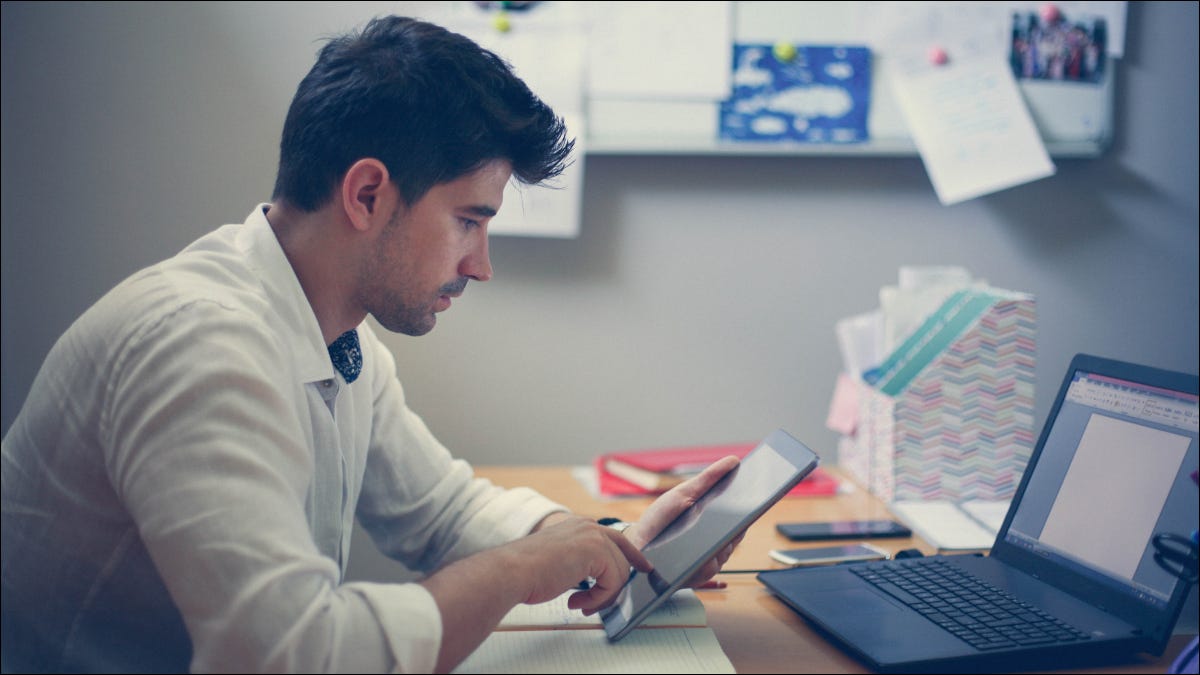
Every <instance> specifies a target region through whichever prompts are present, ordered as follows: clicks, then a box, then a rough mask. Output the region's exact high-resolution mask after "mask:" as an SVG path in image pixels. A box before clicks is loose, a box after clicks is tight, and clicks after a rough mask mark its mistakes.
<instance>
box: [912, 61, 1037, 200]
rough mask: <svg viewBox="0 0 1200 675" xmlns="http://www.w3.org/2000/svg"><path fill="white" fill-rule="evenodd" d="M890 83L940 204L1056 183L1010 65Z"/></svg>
mask: <svg viewBox="0 0 1200 675" xmlns="http://www.w3.org/2000/svg"><path fill="white" fill-rule="evenodd" d="M892 82H893V87H894V91H895V94H896V100H897V101H898V102H899V103H900V109H901V110H902V111H903V113H904V118H905V120H906V121H907V122H908V127H909V131H910V132H911V133H912V136H913V141H914V142H915V143H916V145H917V150H918V151H920V153H921V159H922V160H923V161H924V162H925V170H926V172H927V173H928V174H929V179H930V181H932V182H933V189H934V191H935V192H936V193H937V196H938V200H939V201H941V203H942V204H945V205H950V204H957V203H959V202H962V201H966V200H968V199H973V198H975V197H979V196H982V195H986V194H990V193H992V192H997V191H999V190H1003V189H1006V188H1010V187H1014V186H1017V185H1021V184H1023V183H1028V182H1031V181H1034V180H1038V179H1039V178H1045V177H1047V176H1052V175H1054V172H1055V167H1054V164H1053V162H1051V161H1050V155H1049V153H1047V152H1046V145H1045V143H1044V142H1043V141H1042V137H1041V135H1040V134H1039V133H1038V130H1037V127H1036V126H1035V125H1034V122H1033V117H1032V116H1031V115H1030V114H1029V109H1028V108H1027V107H1026V106H1025V102H1024V100H1023V99H1022V98H1021V92H1020V90H1019V89H1018V88H1017V83H1016V80H1015V79H1014V78H1013V74H1012V71H1011V70H1009V67H1008V63H1007V62H1006V61H1005V60H1004V59H1001V58H986V57H984V58H979V59H976V60H973V61H970V62H964V61H958V60H955V61H954V62H952V63H947V64H944V65H942V66H939V67H937V68H936V69H930V70H927V71H924V72H921V73H916V74H911V75H907V76H905V75H901V74H899V73H897V74H896V76H895V77H894V78H893V80H892Z"/></svg>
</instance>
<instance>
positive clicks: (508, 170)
mask: <svg viewBox="0 0 1200 675" xmlns="http://www.w3.org/2000/svg"><path fill="white" fill-rule="evenodd" d="M571 149H572V142H571V141H569V140H568V139H567V138H566V136H565V129H564V127H563V124H562V122H561V120H560V119H558V118H557V117H556V116H555V115H554V114H553V112H552V111H551V110H550V109H549V108H548V107H547V106H545V105H544V104H543V103H542V102H541V101H540V100H539V99H538V98H537V97H536V96H534V95H533V94H532V93H531V92H530V91H529V89H528V88H527V87H526V86H525V85H524V84H523V83H522V82H521V81H520V80H519V79H517V78H516V77H515V76H514V75H513V74H512V73H511V72H510V70H509V69H508V67H507V66H506V65H505V64H504V63H503V61H501V60H500V59H499V58H497V57H496V56H494V55H493V54H491V53H489V52H487V51H485V50H482V49H480V48H479V47H478V46H477V45H475V44H474V43H472V42H470V41H469V40H467V39H465V38H463V37H461V36H458V35H455V34H453V33H450V32H447V31H445V30H443V29H441V28H438V27H436V26H433V25H430V24H427V23H422V22H419V21H414V20H410V19H405V18H399V17H389V18H384V19H378V20H375V21H372V22H371V23H369V24H368V25H367V26H366V27H365V29H364V30H363V31H362V32H361V33H358V34H352V35H348V36H344V37H341V38H338V39H335V40H332V41H330V42H329V43H328V44H327V45H326V46H325V47H324V48H323V49H322V50H321V53H320V55H319V58H318V61H317V63H316V65H315V66H314V67H313V69H312V70H311V71H310V72H309V74H308V75H307V76H306V77H305V78H304V80H303V81H302V82H301V84H300V86H299V88H298V90H297V93H296V96H295V98H294V100H293V102H292V105H291V107H290V109H289V111H288V116H287V120H286V122H285V125H284V131H283V138H282V142H281V144H280V163H279V175H278V179H277V182H276V187H275V191H274V195H273V196H272V201H271V203H269V204H263V205H261V206H260V207H258V208H256V209H254V211H253V212H252V213H251V214H250V215H249V217H248V218H247V219H246V221H245V222H244V223H242V224H240V225H227V226H225V227H222V228H220V229H218V230H216V231H215V232H213V233H211V234H209V235H207V236H205V237H203V238H201V239H199V240H198V241H196V242H195V243H194V244H192V245H191V246H189V247H188V248H187V249H185V250H184V251H183V252H181V253H180V254H178V255H177V256H175V257H174V258H172V259H169V260H167V261H164V262H163V263H160V264H158V265H155V266H153V267H150V268H148V269H145V270H142V271H141V272H138V273H137V274H135V275H133V276H132V277H130V278H129V279H127V280H125V281H124V282H122V283H121V284H120V285H118V287H117V288H115V289H114V290H112V291H111V292H110V293H108V294H107V295H106V296H105V297H104V298H102V299H101V300H100V301H99V302H97V304H96V305H95V306H93V307H92V308H90V309H89V310H88V311H87V312H86V313H85V314H84V315H83V316H82V317H81V318H80V319H79V320H78V321H77V322H76V323H75V324H74V325H73V326H72V327H71V328H70V329H69V330H68V331H67V332H66V334H64V335H63V337H62V338H61V339H60V340H59V341H58V343H57V344H56V345H55V346H54V348H53V350H52V351H51V353H50V354H49V356H48V357H47V359H46V362H45V364H44V365H43V367H42V369H41V371H40V372H39V374H38V376H37V379H36V381H35V383H34V385H33V387H32V389H31V391H30V394H29V397H28V399H27V400H26V402H25V405H24V407H23V409H22V411H21V413H20V415H19V416H18V418H17V420H16V421H15V422H14V423H13V426H12V427H11V429H10V430H9V432H8V433H7V435H6V436H5V438H4V441H3V465H2V466H3V545H2V547H0V555H2V556H3V579H2V589H3V598H2V603H0V608H2V612H3V623H2V626H3V650H2V654H3V660H4V664H3V665H4V668H3V669H4V671H6V672H10V671H123V672H133V671H148V672H168V671H182V670H188V669H191V670H196V671H214V670H219V671H235V672H250V671H263V670H269V671H301V672H315V671H326V670H336V671H344V672H372V671H385V670H386V671H394V670H404V671H431V670H438V671H445V670H449V669H452V668H453V667H454V666H455V665H456V664H458V663H459V662H460V661H461V660H462V659H463V658H464V657H465V656H466V655H467V654H469V653H470V652H471V651H472V650H473V649H474V648H475V647H477V646H478V645H479V643H480V642H481V641H482V640H483V639H484V638H485V637H486V636H487V634H488V632H489V631H490V630H491V629H493V628H494V627H495V625H496V624H497V623H498V621H499V620H500V618H501V617H502V616H503V615H504V614H505V613H506V612H507V611H508V610H509V609H511V608H512V607H513V606H514V605H516V604H518V603H537V602H542V601H546V600H549V599H551V598H554V597H556V596H558V595H559V594H561V593H563V592H565V591H567V590H568V589H570V588H572V587H575V586H576V584H578V582H579V581H580V580H582V579H586V578H589V577H590V578H594V579H595V580H596V583H595V585H594V586H593V587H592V588H591V589H590V590H586V591H579V592H577V593H576V594H575V595H573V596H572V598H571V601H570V603H571V605H572V606H573V607H575V608H578V609H581V610H582V611H584V612H586V613H594V612H596V611H598V610H599V609H601V608H603V607H604V606H606V605H607V604H609V603H611V601H612V600H613V598H614V596H615V594H616V592H617V590H618V589H619V588H620V586H621V585H622V584H623V583H624V581H625V580H626V579H627V578H628V575H629V570H630V568H631V567H633V568H636V569H639V570H642V571H650V569H651V566H650V564H649V562H648V561H647V560H646V558H645V557H644V556H643V555H642V554H641V552H640V551H639V548H640V547H641V546H644V545H645V544H646V543H647V542H648V541H649V540H650V539H651V538H653V536H654V535H655V534H656V533H657V532H658V531H660V530H661V529H662V528H663V527H665V526H666V525H667V524H668V523H669V522H670V521H671V520H672V519H673V518H674V517H675V516H676V515H678V514H679V513H680V512H681V511H682V510H683V509H684V508H685V507H686V506H687V505H688V504H689V503H691V502H692V501H694V500H695V499H696V498H697V497H698V496H699V495H700V494H703V492H704V491H705V490H706V489H707V488H708V487H709V486H711V485H712V484H713V483H714V482H715V481H716V480H717V479H718V478H719V477H720V476H721V475H724V473H726V472H728V471H729V470H730V469H731V468H732V467H733V466H735V465H736V463H737V462H736V459H733V458H727V459H726V460H723V461H722V462H718V463H717V464H715V465H714V466H712V467H710V468H709V470H707V471H706V472H704V473H703V474H701V476H699V477H697V478H696V479H693V480H692V481H690V482H689V483H687V484H685V485H684V486H681V488H680V489H677V490H675V491H672V492H671V493H668V494H667V495H665V496H664V497H662V498H660V499H659V500H657V501H656V502H655V503H654V504H652V505H651V506H650V508H649V509H647V511H646V513H645V514H644V516H643V518H642V519H641V520H639V522H637V523H635V524H634V525H633V526H632V527H630V528H629V529H627V530H625V532H624V534H622V533H619V532H618V531H617V530H615V529H611V528H607V527H604V526H601V525H599V524H597V523H595V522H592V521H590V520H587V519H584V518H581V517H578V516H572V515H570V514H567V513H565V512H564V509H562V508H561V507H560V506H558V505H556V504H554V503H552V502H550V501H548V500H546V499H545V498H543V497H541V496H540V495H537V494H536V493H534V492H532V491H530V490H527V489H516V490H502V489H499V488H497V487H496V486H493V485H491V484H490V483H488V482H486V481H483V480H480V479H477V478H475V477H473V475H472V473H471V470H470V467H468V466H467V465H466V464H465V463H464V462H461V461H457V460H454V459H452V458H451V456H450V454H449V453H448V452H447V451H446V450H445V448H443V447H442V446H441V445H440V444H439V443H438V442H437V441H436V439H435V438H434V437H433V436H432V434H431V433H430V432H429V430H428V429H427V428H426V427H425V425H424V424H423V423H422V421H421V420H420V419H419V418H418V417H417V416H416V415H415V414H414V413H413V412H412V411H411V410H410V409H409V408H408V406H407V403H406V401H405V398H404V392H403V390H402V388H401V385H400V382H399V381H398V379H397V378H396V376H395V372H394V371H395V367H394V362H393V360H392V357H391V355H390V354H389V353H388V351H387V349H386V348H385V347H383V345H382V344H381V343H380V342H379V340H378V339H377V338H376V337H375V335H374V334H373V332H372V330H371V328H370V327H369V326H368V325H367V324H366V323H364V320H365V319H366V317H367V316H368V315H370V316H373V317H375V319H376V320H377V321H378V322H379V323H380V324H381V325H383V326H384V327H386V328H387V329H389V330H393V331H399V332H403V333H406V334H410V335H422V334H424V333H427V332H429V331H430V330H431V329H432V328H433V326H434V324H435V322H436V314H437V313H438V312H441V311H444V310H446V309H448V308H449V307H450V304H451V302H452V299H453V298H455V297H457V296H458V295H459V294H461V293H462V292H463V290H464V288H465V286H466V284H467V282H468V281H469V280H472V279H473V280H477V281H486V280H488V279H489V278H490V277H491V275H492V268H491V264H490V261H489V259H488V249H487V224H488V221H489V219H490V218H491V217H492V216H493V215H495V214H496V212H497V211H498V209H499V208H500V206H501V198H502V193H503V188H504V186H505V184H506V183H507V182H508V181H509V180H510V178H515V179H517V180H520V181H522V182H524V183H528V184H534V183H538V182H541V181H543V180H546V179H548V178H551V177H553V176H555V175H558V174H559V173H560V172H561V171H562V169H563V167H564V163H565V162H566V161H567V159H568V156H569V154H570V151H571ZM355 518H357V519H358V520H359V521H360V522H361V523H362V524H363V526H364V527H365V529H366V530H367V531H368V532H369V533H370V534H371V536H372V537H373V539H374V541H375V543H376V544H377V545H378V546H379V547H380V549H381V550H383V551H384V552H385V553H386V554H388V555H389V556H391V557H393V558H395V559H397V560H399V561H401V562H403V563H405V564H406V565H408V566H409V567H411V568H413V569H416V570H420V571H423V572H426V573H427V575H426V576H425V577H423V579H422V580H421V581H420V582H419V583H411V584H372V583H344V582H343V574H344V572H345V569H346V563H347V555H348V552H349V543H350V534H351V529H352V524H353V521H354V519H355ZM728 555H729V550H725V551H722V553H721V554H720V555H718V556H717V557H716V558H714V560H712V561H710V562H709V564H708V565H707V566H706V567H705V568H704V569H703V570H702V572H701V573H700V574H698V575H697V577H696V578H695V579H693V581H694V582H696V583H699V582H700V581H702V580H703V579H705V578H707V577H709V576H711V575H712V574H713V573H715V572H716V570H717V569H719V566H720V564H721V563H723V562H724V560H726V559H727V558H728Z"/></svg>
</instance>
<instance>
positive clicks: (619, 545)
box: [421, 514, 654, 672]
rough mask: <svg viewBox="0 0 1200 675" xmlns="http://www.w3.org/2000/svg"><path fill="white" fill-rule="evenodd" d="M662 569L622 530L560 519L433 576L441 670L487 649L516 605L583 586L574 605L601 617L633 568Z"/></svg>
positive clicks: (428, 583)
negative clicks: (485, 643) (485, 642)
mask: <svg viewBox="0 0 1200 675" xmlns="http://www.w3.org/2000/svg"><path fill="white" fill-rule="evenodd" d="M631 567H632V568H634V569H636V570H638V571H639V572H643V573H649V572H650V571H651V570H653V569H654V566H653V565H651V564H650V561H649V560H647V559H646V556H645V555H643V554H642V552H641V550H640V549H638V548H637V547H636V546H634V545H633V543H632V542H630V541H629V540H628V539H626V538H625V537H624V536H623V535H622V534H621V533H620V532H617V531H616V530H614V529H612V528H610V527H605V526H604V525H601V524H599V523H597V522H596V521H594V520H591V519H588V518H582V517H580V516H573V515H568V514H553V517H548V518H546V519H545V520H543V521H542V523H540V524H539V526H538V527H537V528H536V529H535V531H534V532H533V533H531V534H530V535H529V536H526V537H522V538H520V539H517V540H516V541H512V542H509V543H507V544H504V545H503V546H497V547H496V548H493V549H489V550H487V551H483V552H481V553H477V554H475V555H473V556H470V557H467V558H463V559H462V560H458V561H456V562H453V563H451V564H449V565H447V566H446V567H443V568H442V569H440V570H438V571H437V572H435V573H434V574H432V575H430V576H429V577H427V578H425V579H424V580H423V581H422V582H421V585H423V586H424V587H425V588H426V589H428V591H429V593H430V595H432V596H433V599H434V601H435V602H436V603H437V605H438V609H439V610H440V611H441V614H442V645H441V650H440V651H439V653H438V661H437V672H448V671H449V670H451V669H453V668H454V667H455V666H456V665H458V664H459V663H460V662H461V661H462V659H463V658H465V657H466V656H467V654H470V653H471V651H472V650H474V649H475V648H476V647H478V646H479V644H480V643H481V642H483V639H484V638H485V637H487V635H488V633H490V632H491V631H492V629H493V628H495V627H496V624H497V623H499V621H500V619H501V618H503V617H504V614H505V613H507V612H508V611H509V610H510V609H512V607H513V606H514V605H516V604H519V603H528V604H536V603H540V602H546V601H547V600H552V599H554V598H556V597H558V596H559V595H561V594H563V593H564V592H566V591H568V590H570V589H572V588H578V586H579V582H581V581H583V580H584V579H589V578H590V579H594V580H595V583H594V584H593V585H592V586H591V588H589V589H588V590H586V591H580V592H578V593H574V594H572V595H571V597H570V598H569V599H568V606H570V607H571V608H572V609H579V610H582V611H583V613H584V614H594V613H596V612H598V611H599V610H601V609H603V608H605V607H607V606H608V605H610V604H612V602H613V600H614V599H615V598H616V596H617V593H618V592H619V591H620V590H621V587H622V586H624V585H625V581H626V580H627V579H629V570H630V568H631Z"/></svg>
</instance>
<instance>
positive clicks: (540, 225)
mask: <svg viewBox="0 0 1200 675" xmlns="http://www.w3.org/2000/svg"><path fill="white" fill-rule="evenodd" d="M429 7H430V10H429V16H428V17H427V18H431V19H433V20H435V21H439V22H441V23H443V24H445V25H447V27H449V28H451V29H452V30H456V31H459V32H462V33H464V34H466V35H468V36H469V37H471V38H472V39H474V40H476V41H477V42H479V43H480V44H482V45H483V46H485V47H486V48H488V49H491V50H493V51H495V52H496V53H497V54H499V55H501V56H502V57H504V58H505V59H507V60H508V61H509V62H510V64H511V65H512V66H513V68H514V70H515V71H516V72H517V74H518V75H520V76H521V77H522V79H524V80H525V81H526V82H527V83H528V84H529V85H530V87H531V88H532V89H533V90H534V91H535V92H537V93H538V95H539V96H540V97H542V98H543V99H544V100H545V101H546V102H547V103H549V104H550V105H551V107H553V108H554V109H555V111H556V112H558V113H559V114H560V115H562V116H563V118H564V119H565V120H566V122H567V126H568V133H569V134H570V135H571V136H572V137H573V138H575V139H576V158H577V160H582V159H583V158H584V157H586V155H589V154H591V155H599V154H608V155H681V154H682V155H754V154H769V155H863V156H888V155H895V156H911V155H917V154H921V155H922V157H923V159H925V161H926V163H927V165H928V164H929V161H930V160H929V153H928V148H929V145H930V140H929V139H930V132H929V130H928V129H929V122H930V115H924V116H923V121H922V123H921V124H920V126H919V127H916V126H914V122H913V112H912V110H913V106H912V105H911V103H910V101H911V100H912V91H913V89H912V88H911V87H904V86H900V85H898V84H897V83H904V82H909V81H911V77H910V76H911V74H912V73H913V69H914V68H928V67H931V64H930V62H928V60H931V59H933V56H932V54H933V52H935V51H937V52H940V57H941V58H942V59H943V60H945V59H948V60H949V62H950V63H951V64H954V65H953V66H951V68H950V69H949V70H946V71H944V72H950V70H953V69H954V68H961V67H962V66H963V65H964V64H968V63H972V62H974V63H979V62H981V61H982V60H988V59H990V60H988V61H987V62H988V63H989V64H990V67H991V70H992V71H993V72H997V73H998V74H999V76H1000V77H1002V78H1003V79H1004V80H1005V81H1006V85H1005V86H1006V87H1007V89H1008V91H1009V92H1010V96H1008V100H1009V101H1011V102H1013V103H1015V107H1017V108H1019V109H1020V110H1021V112H1022V117H1023V118H1025V120H1026V123H1025V127H1026V130H1027V134H1026V136H1027V137H1028V138H1029V139H1032V143H1033V144H1034V145H1036V146H1038V147H1036V150H1037V152H1038V153H1039V154H1040V155H1043V156H1047V157H1048V156H1056V157H1096V156H1099V155H1100V154H1102V153H1103V152H1104V150H1105V149H1106V148H1107V147H1108V146H1109V144H1110V141H1111V139H1112V129H1113V102H1114V86H1113V83H1114V81H1115V77H1114V70H1115V68H1116V65H1117V63H1118V61H1119V59H1120V57H1121V56H1122V54H1123V48H1124V32H1125V10H1126V3H1125V2H1058V3H1054V4H1051V3H1046V2H896V1H857V2H854V1H845V2H812V1H806V2H796V1H791V2H779V1H774V2H772V1H767V0H762V1H743V2H732V1H727V0H708V1H702V0H701V1H693V2H687V3H680V2H650V1H645V0H637V1H628V2H622V1H609V2H561V1H553V2H449V3H430V5H429ZM1048 9H1053V10H1054V11H1055V12H1056V13H1057V14H1058V17H1059V19H1058V20H1054V21H1051V19H1049V18H1046V17H1045V14H1044V13H1045V12H1046V11H1047V10H1048ZM1051 25H1053V26H1057V28H1055V30H1053V31H1052V30H1049V27H1050V26H1051ZM1066 28H1071V29H1075V28H1078V29H1079V31H1081V32H1077V33H1073V34H1068V33H1066V32H1064V31H1063V30H1061V29H1066ZM1081 36H1082V42H1080V40H1081ZM1029 44H1032V45H1034V47H1035V49H1033V50H1032V51H1031V50H1029V49H1027V48H1026V49H1021V50H1018V49H1017V46H1018V45H1029ZM1084 46H1086V47H1088V48H1090V50H1091V51H1090V52H1089V59H1090V60H1087V61H1085V60H1084V59H1083V56H1082V55H1083V53H1084V52H1083V51H1082V48H1083V47H1084ZM1098 46H1099V49H1098V50H1097V47H1098ZM1068 47H1074V48H1076V49H1075V51H1074V52H1072V53H1074V54H1075V55H1076V58H1075V59H1074V61H1072V62H1070V63H1069V64H1068V62H1067V61H1066V60H1065V59H1055V60H1051V59H1046V58H1044V57H1045V55H1047V54H1056V53H1063V52H1064V51H1066V50H1067V48H1068ZM780 50H783V51H780ZM1035 55H1036V57H1035ZM772 59H774V65H773V66H772V65H770V64H771V63H772V62H773V61H772ZM943 65H944V62H943ZM1010 73H1011V74H1010ZM763 82H769V84H768V85H767V86H765V87H764V86H763ZM764 89H765V90H768V91H767V93H766V94H764V93H763V91H764ZM897 90H899V91H900V92H901V94H902V97H903V98H902V100H903V101H904V102H905V103H906V105H904V106H901V105H899V104H898V103H897V100H898V97H897ZM1017 92H1019V96H1018V95H1017ZM958 98H959V99H960V101H959V106H958V107H957V108H955V113H956V114H957V115H958V116H959V119H958V120H957V122H958V129H956V131H957V130H961V128H962V127H963V125H964V124H966V125H970V124H971V123H973V121H974V113H972V112H971V110H970V107H971V106H974V105H976V100H975V99H971V98H969V97H968V100H967V101H966V103H967V104H968V105H967V106H966V107H964V106H963V105H962V100H961V99H963V98H964V97H963V96H962V94H961V92H959V94H958ZM768 99H769V103H766V104H764V103H763V102H764V101H766V100H768ZM982 100H983V99H982V98H981V99H980V101H982ZM993 107H994V106H993ZM1010 107H1011V106H1010ZM781 109H782V110H783V111H784V113H782V114H781V113H780V110H781ZM1026 110H1027V114H1026V112H1025V111H1026ZM764 111H765V112H764ZM964 111H965V112H964ZM939 112H940V111H939ZM935 116H936V115H935ZM980 117H981V118H982V117H984V116H982V115H981V116H980ZM781 120H783V121H781ZM934 121H937V120H934ZM918 129H919V131H918V132H917V133H914V131H915V130H918ZM914 138H916V139H918V140H919V141H921V142H920V143H918V142H916V141H914ZM955 140H956V139H955V138H952V137H951V136H948V135H946V136H943V137H942V139H941V141H942V145H943V146H953V148H954V152H958V153H959V154H962V153H961V152H960V150H959V149H960V148H962V147H964V146H960V145H955V144H954V141H955ZM1001 144H1003V141H1000V142H997V143H996V145H1001ZM1043 145H1044V148H1043V147H1041V146H1043ZM1021 147H1022V148H1024V147H1025V146H1021ZM1046 163H1047V164H1048V160H1047V162H1046ZM962 164H963V165H971V164H973V165H975V166H989V162H988V161H987V158H982V159H980V160H979V161H973V160H964V161H963V162H962ZM585 165H586V162H584V161H575V162H573V163H572V164H571V167H570V169H569V173H568V174H564V176H562V177H561V181H560V183H561V184H560V185H554V186H535V187H531V188H527V189H522V188H520V187H518V186H515V185H514V186H510V188H509V189H508V190H507V191H506V193H505V204H506V207H505V209H504V210H503V211H502V212H501V215H500V216H498V217H497V218H496V219H494V220H493V221H492V223H491V226H490V229H491V231H492V232H493V233H494V234H510V235H523V236H545V237H575V236H578V232H579V205H580V196H581V195H580V193H581V189H582V188H581V186H582V185H583V173H582V172H583V170H584V167H585ZM1051 170H1052V169H1051ZM954 173H955V171H954V170H953V169H951V170H949V171H945V170H944V171H943V173H942V175H950V174H954ZM931 175H932V172H931ZM1034 178H1036V176H1029V177H1025V178H1021V179H1019V180H1030V179H1034ZM1006 180H1007V179H1006ZM1016 180H1018V179H1013V180H1010V181H1009V182H1008V183H1004V184H1000V183H997V184H995V185H992V186H990V187H988V188H986V189H993V190H994V189H1001V188H1003V187H1004V186H1005V185H1009V184H1015V182H1016ZM934 183H935V187H937V188H938V191H939V198H940V199H942V200H943V202H944V203H953V202H954V201H956V200H962V199H966V198H969V197H970V196H971V195H970V194H963V193H961V192H960V193H959V194H957V195H949V196H947V194H945V193H946V192H948V191H946V190H945V189H944V188H942V187H941V186H940V185H939V184H938V183H939V181H938V180H936V179H935V181H934ZM979 193H980V194H982V192H979ZM510 205H511V206H510Z"/></svg>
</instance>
